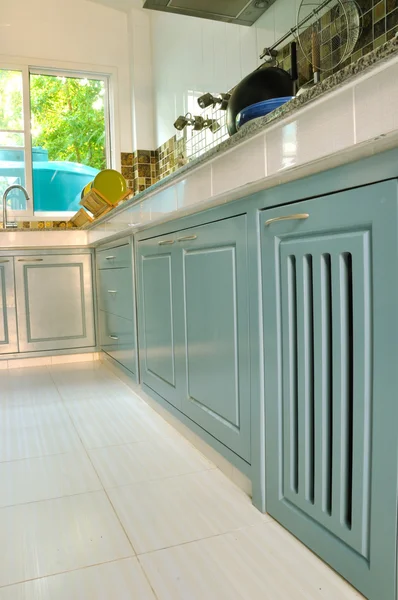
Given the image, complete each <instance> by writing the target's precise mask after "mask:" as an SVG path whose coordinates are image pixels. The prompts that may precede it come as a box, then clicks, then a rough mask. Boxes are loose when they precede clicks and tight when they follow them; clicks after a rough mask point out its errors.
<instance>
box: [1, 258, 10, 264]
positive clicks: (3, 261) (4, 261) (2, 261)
mask: <svg viewBox="0 0 398 600" xmlns="http://www.w3.org/2000/svg"><path fill="white" fill-rule="evenodd" d="M6 262H10V261H9V260H8V259H7V260H3V259H1V260H0V263H6Z"/></svg>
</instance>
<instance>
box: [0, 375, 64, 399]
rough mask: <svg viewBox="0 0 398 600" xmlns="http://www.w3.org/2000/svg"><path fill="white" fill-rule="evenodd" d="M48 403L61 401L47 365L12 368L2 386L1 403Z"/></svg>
mask: <svg viewBox="0 0 398 600" xmlns="http://www.w3.org/2000/svg"><path fill="white" fill-rule="evenodd" d="M5 403H6V404H7V405H16V404H18V405H20V406H25V405H28V404H38V405H43V406H44V405H47V404H49V403H51V404H57V403H61V397H60V395H59V394H58V392H57V389H56V387H55V385H54V382H53V380H52V378H51V375H50V373H49V371H48V369H47V367H36V368H26V369H11V370H9V371H8V377H7V380H6V381H5V383H4V387H2V394H1V397H0V404H1V405H2V404H5Z"/></svg>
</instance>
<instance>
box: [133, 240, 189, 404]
mask: <svg viewBox="0 0 398 600" xmlns="http://www.w3.org/2000/svg"><path fill="white" fill-rule="evenodd" d="M177 250H178V248H177V247H176V241H175V235H174V234H172V235H169V236H166V237H159V238H153V239H149V240H143V241H140V242H139V243H138V244H137V265H138V267H137V269H138V271H137V275H138V277H137V279H138V314H139V325H140V332H139V345H140V369H141V379H142V382H143V383H144V384H145V385H147V386H148V387H149V388H151V389H152V390H153V391H155V392H156V393H157V394H159V395H160V396H162V398H164V399H165V400H167V402H169V403H170V404H172V405H174V406H175V407H177V408H180V406H181V390H182V387H183V385H184V384H183V381H184V379H183V378H184V372H183V357H182V347H183V346H182V340H181V339H179V338H180V337H181V335H180V331H178V325H179V323H180V320H181V315H182V310H183V298H182V297H181V294H177V293H176V289H177V288H178V287H179V286H181V284H180V283H179V276H180V274H179V273H178V271H177V268H176V260H177V256H176V253H177ZM179 329H181V327H180V328H179Z"/></svg>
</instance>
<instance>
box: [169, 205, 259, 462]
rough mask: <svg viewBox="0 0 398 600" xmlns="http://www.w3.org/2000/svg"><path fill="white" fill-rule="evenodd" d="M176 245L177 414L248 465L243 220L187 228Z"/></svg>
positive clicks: (226, 220)
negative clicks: (180, 387)
mask: <svg viewBox="0 0 398 600" xmlns="http://www.w3.org/2000/svg"><path fill="white" fill-rule="evenodd" d="M176 241H177V245H178V248H177V249H178V262H177V268H178V273H177V275H179V278H180V280H182V287H183V289H182V294H183V312H182V317H183V321H184V322H183V331H184V355H185V367H186V373H185V386H184V393H183V395H182V406H181V410H182V411H183V412H184V413H185V414H186V415H187V416H188V417H189V418H190V419H192V420H193V421H195V423H197V424H198V425H200V426H201V427H203V429H205V430H206V431H208V432H209V433H210V434H212V435H213V436H214V437H215V438H216V439H218V440H219V441H220V442H222V443H223V444H224V445H225V446H227V447H228V448H230V449H231V450H232V451H233V452H235V453H236V454H238V455H239V456H241V457H242V458H243V459H245V460H246V461H247V462H250V360H249V310H248V293H249V291H248V289H249V286H248V279H247V271H248V269H247V225H246V216H245V215H243V216H238V217H235V218H231V219H225V220H223V221H217V222H214V223H209V224H207V225H203V226H201V227H196V228H194V229H188V230H186V231H183V232H181V233H180V234H178V235H177V238H176ZM179 285H180V287H181V284H179Z"/></svg>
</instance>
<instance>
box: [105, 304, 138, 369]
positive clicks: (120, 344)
mask: <svg viewBox="0 0 398 600" xmlns="http://www.w3.org/2000/svg"><path fill="white" fill-rule="evenodd" d="M100 330H101V333H100V343H101V349H102V350H103V351H104V352H106V353H107V354H109V356H111V357H112V358H114V359H115V360H117V361H118V362H119V363H120V364H122V365H123V366H124V367H126V369H128V370H129V371H131V372H132V373H135V372H136V346H135V329H134V321H131V320H129V319H123V318H122V317H118V316H116V315H112V314H110V313H107V312H105V311H103V310H100Z"/></svg>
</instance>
